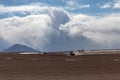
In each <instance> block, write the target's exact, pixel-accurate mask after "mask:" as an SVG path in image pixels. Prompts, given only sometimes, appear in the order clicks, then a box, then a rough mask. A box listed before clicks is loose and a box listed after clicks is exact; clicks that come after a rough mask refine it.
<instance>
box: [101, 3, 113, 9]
mask: <svg viewBox="0 0 120 80" xmlns="http://www.w3.org/2000/svg"><path fill="white" fill-rule="evenodd" d="M110 7H112V6H111V5H110V4H109V3H106V4H104V5H102V6H101V8H110Z"/></svg>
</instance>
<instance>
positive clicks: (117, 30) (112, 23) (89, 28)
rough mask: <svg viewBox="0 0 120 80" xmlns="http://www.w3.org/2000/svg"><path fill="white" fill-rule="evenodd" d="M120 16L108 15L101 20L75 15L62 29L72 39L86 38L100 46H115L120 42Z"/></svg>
mask: <svg viewBox="0 0 120 80" xmlns="http://www.w3.org/2000/svg"><path fill="white" fill-rule="evenodd" d="M119 21H120V15H119V14H115V15H108V16H104V17H101V18H98V17H92V16H87V15H81V14H80V15H75V16H74V17H73V19H72V20H71V21H70V22H68V23H67V24H65V25H62V26H61V27H60V30H63V31H64V32H65V33H67V34H68V35H69V36H70V37H74V38H75V37H76V38H77V37H80V36H84V37H86V38H88V39H91V40H92V41H94V42H96V43H99V44H103V45H104V44H106V45H107V46H110V45H114V44H117V43H119V42H120V41H119V40H120V37H119V34H120V26H119V25H120V23H119Z"/></svg>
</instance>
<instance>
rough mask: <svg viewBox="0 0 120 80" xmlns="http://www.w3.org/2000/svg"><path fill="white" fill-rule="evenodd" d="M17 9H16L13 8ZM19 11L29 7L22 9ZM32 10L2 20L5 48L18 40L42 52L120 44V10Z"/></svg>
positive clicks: (1, 38)
mask: <svg viewBox="0 0 120 80" xmlns="http://www.w3.org/2000/svg"><path fill="white" fill-rule="evenodd" d="M24 7H25V6H24ZM7 8H8V7H7ZM5 9H6V8H5ZM37 9H38V13H37ZM14 11H16V9H14V10H10V12H11V13H12V12H14ZM7 12H9V10H8V11H7ZM19 12H26V10H25V9H24V11H21V10H20V9H19ZM34 12H35V13H34ZM39 12H40V13H39ZM3 13H5V12H4V11H3V12H2V13H1V14H3ZM29 13H30V14H29V15H27V16H24V17H21V16H16V15H14V16H13V17H9V18H3V19H0V43H2V45H0V48H1V49H4V48H7V47H8V46H10V45H13V44H16V43H17V44H24V45H27V46H30V47H33V48H35V49H39V50H41V51H61V50H75V49H82V48H85V49H94V48H117V47H120V46H119V43H120V41H119V39H120V37H119V34H120V26H119V25H120V22H119V21H120V14H119V13H117V14H111V15H105V16H102V17H101V16H90V15H85V14H74V13H70V12H68V11H66V10H64V9H63V8H58V7H48V6H45V7H41V8H38V7H34V9H29ZM36 13H37V14H36ZM3 45H4V46H3Z"/></svg>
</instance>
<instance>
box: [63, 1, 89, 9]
mask: <svg viewBox="0 0 120 80" xmlns="http://www.w3.org/2000/svg"><path fill="white" fill-rule="evenodd" d="M80 8H90V5H89V4H85V5H84V4H80V3H79V2H78V1H77V0H68V1H66V6H65V9H68V10H76V9H80Z"/></svg>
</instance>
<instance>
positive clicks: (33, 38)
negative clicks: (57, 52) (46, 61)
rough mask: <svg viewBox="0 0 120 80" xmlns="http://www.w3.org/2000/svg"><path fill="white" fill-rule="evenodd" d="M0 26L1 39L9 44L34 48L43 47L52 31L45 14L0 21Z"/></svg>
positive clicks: (49, 20)
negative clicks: (19, 44)
mask: <svg viewBox="0 0 120 80" xmlns="http://www.w3.org/2000/svg"><path fill="white" fill-rule="evenodd" d="M0 24H1V27H0V28H1V35H2V37H3V39H5V40H6V41H8V42H9V43H11V44H15V43H21V44H25V45H29V46H32V47H35V48H38V47H39V48H42V47H44V46H45V44H47V43H48V42H49V40H48V37H49V36H50V33H51V31H52V27H51V19H50V17H49V16H48V15H45V14H41V15H30V16H27V17H23V18H20V17H12V18H8V19H1V20H0ZM48 26H49V27H48Z"/></svg>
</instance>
